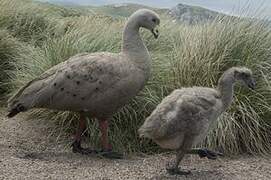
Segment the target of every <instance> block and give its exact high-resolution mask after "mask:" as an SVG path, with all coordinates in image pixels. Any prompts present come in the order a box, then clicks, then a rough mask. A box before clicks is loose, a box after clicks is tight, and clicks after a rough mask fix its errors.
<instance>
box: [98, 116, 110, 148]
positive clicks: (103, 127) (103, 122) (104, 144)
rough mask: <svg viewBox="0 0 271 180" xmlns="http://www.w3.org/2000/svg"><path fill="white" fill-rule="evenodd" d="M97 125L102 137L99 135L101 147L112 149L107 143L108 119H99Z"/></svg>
mask: <svg viewBox="0 0 271 180" xmlns="http://www.w3.org/2000/svg"><path fill="white" fill-rule="evenodd" d="M99 127H100V131H101V133H102V137H101V143H102V148H103V149H104V150H112V145H111V144H109V140H108V121H107V120H100V121H99Z"/></svg>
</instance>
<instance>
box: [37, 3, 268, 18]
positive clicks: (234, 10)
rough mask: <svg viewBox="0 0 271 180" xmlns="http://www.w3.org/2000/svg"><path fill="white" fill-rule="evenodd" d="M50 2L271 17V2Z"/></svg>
mask: <svg viewBox="0 0 271 180" xmlns="http://www.w3.org/2000/svg"><path fill="white" fill-rule="evenodd" d="M41 1H49V2H70V3H73V4H79V5H95V6H99V5H105V4H115V3H137V4H144V5H148V6H152V7H160V8H164V7H165V8H170V7H173V6H175V5H176V4H178V3H184V4H189V5H196V6H202V7H205V8H208V9H212V10H216V11H219V12H223V13H228V14H229V13H230V14H239V13H242V14H243V13H244V12H243V10H244V9H248V8H246V7H248V6H249V10H246V13H250V14H252V15H254V14H255V13H261V15H268V16H269V17H271V0H41Z"/></svg>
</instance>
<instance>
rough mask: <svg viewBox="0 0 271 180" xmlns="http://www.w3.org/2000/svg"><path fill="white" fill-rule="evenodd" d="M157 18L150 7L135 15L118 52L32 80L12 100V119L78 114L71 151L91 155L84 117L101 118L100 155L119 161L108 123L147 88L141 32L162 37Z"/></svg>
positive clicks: (88, 56)
mask: <svg viewBox="0 0 271 180" xmlns="http://www.w3.org/2000/svg"><path fill="white" fill-rule="evenodd" d="M159 23H160V19H159V16H158V15H157V14H156V13H155V12H153V11H151V10H148V9H140V10H138V11H136V12H135V13H133V14H132V15H131V16H130V17H129V19H128V21H127V22H126V24H125V27H124V32H123V39H122V49H121V52H120V53H109V52H98V53H83V54H78V55H75V56H73V57H71V58H70V59H68V60H67V61H64V62H62V63H60V64H58V65H56V66H54V67H52V68H51V69H49V70H47V71H46V72H44V73H43V74H42V75H40V76H39V77H37V78H35V79H33V80H32V81H30V82H28V83H27V84H26V85H25V86H24V87H22V88H21V89H20V90H19V91H18V92H17V93H16V94H15V95H14V96H13V97H11V98H10V99H9V101H8V110H9V114H8V117H13V116H15V115H16V114H18V113H20V112H24V111H27V110H29V109H31V108H49V109H55V110H65V111H73V112H78V113H80V120H79V127H78V130H77V132H76V136H75V140H74V142H73V144H72V148H73V152H78V153H82V154H88V153H92V152H96V151H93V150H91V149H87V148H82V147H81V136H82V133H83V131H84V130H85V128H86V116H89V117H91V118H97V119H98V121H99V127H100V130H101V134H102V136H101V143H102V150H101V151H99V152H101V154H102V155H104V156H105V157H109V158H120V157H122V155H121V154H120V153H115V152H113V151H112V146H111V144H110V143H109V142H108V120H109V119H110V118H112V116H113V114H114V113H116V112H117V111H118V110H119V109H120V108H121V107H123V106H124V105H125V104H127V103H128V102H129V100H131V99H132V98H134V97H135V96H136V95H137V94H138V92H139V91H140V90H141V89H142V88H143V87H144V85H145V84H146V82H147V80H148V78H149V76H150V68H151V58H150V55H149V52H148V50H147V48H146V46H145V45H144V43H143V41H142V39H141V37H140V34H139V29H140V28H146V29H148V30H150V31H151V32H152V34H153V35H154V37H155V38H157V37H158V30H157V29H156V27H157V25H159Z"/></svg>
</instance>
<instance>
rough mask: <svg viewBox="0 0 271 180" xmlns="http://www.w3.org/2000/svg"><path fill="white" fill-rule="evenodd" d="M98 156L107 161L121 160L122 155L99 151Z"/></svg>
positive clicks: (109, 151) (110, 151)
mask: <svg viewBox="0 0 271 180" xmlns="http://www.w3.org/2000/svg"><path fill="white" fill-rule="evenodd" d="M98 155H100V156H102V157H104V158H108V159H123V154H122V153H118V152H114V151H112V150H111V149H110V150H101V151H99V152H98Z"/></svg>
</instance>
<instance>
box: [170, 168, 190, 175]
mask: <svg viewBox="0 0 271 180" xmlns="http://www.w3.org/2000/svg"><path fill="white" fill-rule="evenodd" d="M167 172H168V173H169V174H170V175H188V174H191V171H189V170H181V169H179V168H167Z"/></svg>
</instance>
